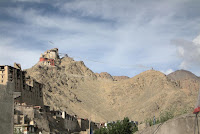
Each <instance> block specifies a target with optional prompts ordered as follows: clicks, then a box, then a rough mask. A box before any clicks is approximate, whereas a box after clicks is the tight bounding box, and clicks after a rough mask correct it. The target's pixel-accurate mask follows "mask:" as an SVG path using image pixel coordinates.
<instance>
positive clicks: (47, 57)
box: [39, 48, 59, 66]
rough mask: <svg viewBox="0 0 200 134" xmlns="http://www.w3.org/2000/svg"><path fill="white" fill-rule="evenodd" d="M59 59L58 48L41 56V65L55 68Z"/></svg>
mask: <svg viewBox="0 0 200 134" xmlns="http://www.w3.org/2000/svg"><path fill="white" fill-rule="evenodd" d="M57 59H59V54H58V48H54V49H50V50H47V51H46V52H44V54H41V56H40V61H39V63H40V64H42V65H47V66H55V61H56V60H57Z"/></svg>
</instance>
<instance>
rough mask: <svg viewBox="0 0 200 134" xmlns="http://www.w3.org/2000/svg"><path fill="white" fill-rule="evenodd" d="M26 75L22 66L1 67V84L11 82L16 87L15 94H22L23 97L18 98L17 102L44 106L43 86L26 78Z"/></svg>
mask: <svg viewBox="0 0 200 134" xmlns="http://www.w3.org/2000/svg"><path fill="white" fill-rule="evenodd" d="M25 73H26V72H25V71H22V70H21V66H20V64H16V63H15V64H14V67H12V66H8V65H4V66H0V84H2V85H7V83H8V82H10V83H12V84H13V85H14V89H13V92H19V93H21V96H19V97H16V98H15V101H17V102H19V103H27V104H28V105H39V106H43V93H42V85H41V84H40V83H38V82H36V81H35V80H33V79H31V78H30V77H29V78H25Z"/></svg>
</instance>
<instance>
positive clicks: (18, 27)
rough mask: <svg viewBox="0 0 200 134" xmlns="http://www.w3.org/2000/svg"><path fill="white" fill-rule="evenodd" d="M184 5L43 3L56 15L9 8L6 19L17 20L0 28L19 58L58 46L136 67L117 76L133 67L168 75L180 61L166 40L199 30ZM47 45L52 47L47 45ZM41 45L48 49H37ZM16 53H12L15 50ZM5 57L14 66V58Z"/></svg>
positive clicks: (113, 0)
mask: <svg viewBox="0 0 200 134" xmlns="http://www.w3.org/2000/svg"><path fill="white" fill-rule="evenodd" d="M21 1H24V0H21ZM25 1H27V0H25ZM37 1H39V0H37ZM45 2H47V1H45ZM54 2H55V1H54ZM187 2H189V1H188V0H183V1H180V0H173V1H172V0H170V1H159V2H158V1H154V0H152V1H145V2H144V1H142V0H141V1H132V0H124V1H121V0H109V1H107V0H103V1H97V0H84V1H80V0H73V1H68V2H63V1H59V2H58V1H57V2H55V3H54V4H51V3H50V2H48V4H51V5H52V6H54V8H56V11H55V12H52V11H50V10H49V9H48V8H47V9H45V7H44V8H36V7H34V6H33V7H30V8H28V7H25V6H16V7H8V8H5V9H6V13H7V15H8V16H10V17H12V18H15V19H16V20H18V21H19V20H20V23H19V22H17V21H16V22H15V21H12V22H11V21H9V20H6V21H5V20H4V21H2V22H0V23H1V25H0V28H1V29H5V31H6V32H5V31H3V32H1V33H3V34H4V35H5V36H7V37H9V38H10V39H12V40H14V41H12V43H8V44H9V46H10V48H6V49H8V50H9V51H10V52H11V53H16V54H22V53H23V52H22V51H23V50H24V49H25V48H26V50H27V48H29V47H30V45H35V46H37V47H36V48H37V49H34V50H28V51H29V52H30V53H31V55H32V56H34V57H36V58H38V57H39V55H37V54H38V52H41V51H42V50H44V49H50V48H51V47H52V48H54V47H58V48H59V50H61V52H63V53H66V52H68V51H71V52H70V53H69V55H70V56H78V57H83V59H84V58H86V59H91V60H95V61H101V62H107V63H110V64H115V65H123V64H124V65H132V66H135V68H134V69H133V68H129V69H127V68H126V67H122V66H121V67H119V66H114V67H115V68H117V67H119V69H118V70H119V71H116V72H117V73H118V72H120V71H121V70H122V69H124V70H126V69H127V72H130V70H131V71H133V70H135V72H140V70H141V69H143V68H140V67H138V65H142V66H145V67H146V66H147V67H154V68H156V69H158V70H167V68H173V69H174V68H175V67H171V65H172V64H174V63H176V62H180V61H178V59H177V57H175V51H176V48H175V46H172V45H170V42H169V41H170V40H171V39H172V38H174V37H177V36H180V37H187V38H186V39H189V38H191V36H193V35H190V36H188V35H187V33H192V32H193V31H195V32H196V31H198V26H200V25H199V24H200V23H199V22H200V18H198V17H194V18H192V19H188V18H187V17H185V18H184V15H185V7H183V6H184V5H185V3H187ZM152 7H154V8H152ZM59 9H60V10H59ZM181 11H183V14H181ZM186 11H187V10H186ZM191 26H193V27H195V28H191ZM194 34H195V33H194ZM49 41H52V42H54V44H49V43H48V42H49ZM4 42H5V41H4ZM1 44H3V43H1ZM1 44H0V45H1ZM22 44H23V45H22ZM44 44H48V45H46V46H42V45H44ZM45 47H47V48H45ZM178 47H179V50H178V51H179V52H178V53H179V57H184V56H185V55H186V54H187V51H186V50H185V48H183V47H182V46H178ZM3 48H5V46H4V47H3ZM15 48H17V49H16V50H15V51H14V49H15ZM4 55H5V54H4ZM11 55H12V54H11ZM32 56H30V57H24V58H26V59H25V60H24V62H23V61H22V60H21V61H22V63H23V64H26V63H29V60H28V58H32ZM6 57H7V56H6ZM10 58H11V59H12V61H13V59H14V58H13V56H10ZM20 58H21V57H20ZM20 58H16V59H15V60H17V59H20ZM25 61H26V62H25ZM36 61H37V60H34V61H32V62H30V63H29V64H33V62H36ZM166 61H167V62H166ZM183 63H184V62H183ZM187 64H188V63H187V62H186V63H184V64H183V65H182V66H188V65H187ZM88 65H90V66H91V67H93V69H94V71H95V69H96V70H98V71H101V70H104V71H106V69H108V70H107V71H108V72H109V71H112V69H111V67H110V66H108V65H98V64H96V63H94V64H93V65H91V64H88ZM90 66H89V67H90ZM97 68H98V69H97ZM116 70H117V69H116ZM122 72H124V71H122ZM127 74H128V73H127ZM116 75H123V74H116Z"/></svg>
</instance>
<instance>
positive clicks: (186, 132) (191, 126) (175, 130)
mask: <svg viewBox="0 0 200 134" xmlns="http://www.w3.org/2000/svg"><path fill="white" fill-rule="evenodd" d="M195 119H196V118H195V115H194V114H191V115H182V116H180V117H177V118H174V119H171V120H168V121H166V122H164V123H163V124H157V125H154V126H152V127H148V128H146V129H144V130H142V131H138V132H137V133H135V134H193V133H194V130H195V125H196V124H195ZM198 122H199V123H200V117H198ZM197 127H199V126H196V132H195V133H197V130H198V128H197Z"/></svg>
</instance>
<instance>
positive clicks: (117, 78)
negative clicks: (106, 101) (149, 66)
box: [112, 76, 129, 81]
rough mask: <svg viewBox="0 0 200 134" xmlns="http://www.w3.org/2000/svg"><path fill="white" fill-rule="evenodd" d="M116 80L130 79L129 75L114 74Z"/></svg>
mask: <svg viewBox="0 0 200 134" xmlns="http://www.w3.org/2000/svg"><path fill="white" fill-rule="evenodd" d="M112 77H113V79H114V81H121V80H126V79H129V77H128V76H112Z"/></svg>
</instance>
